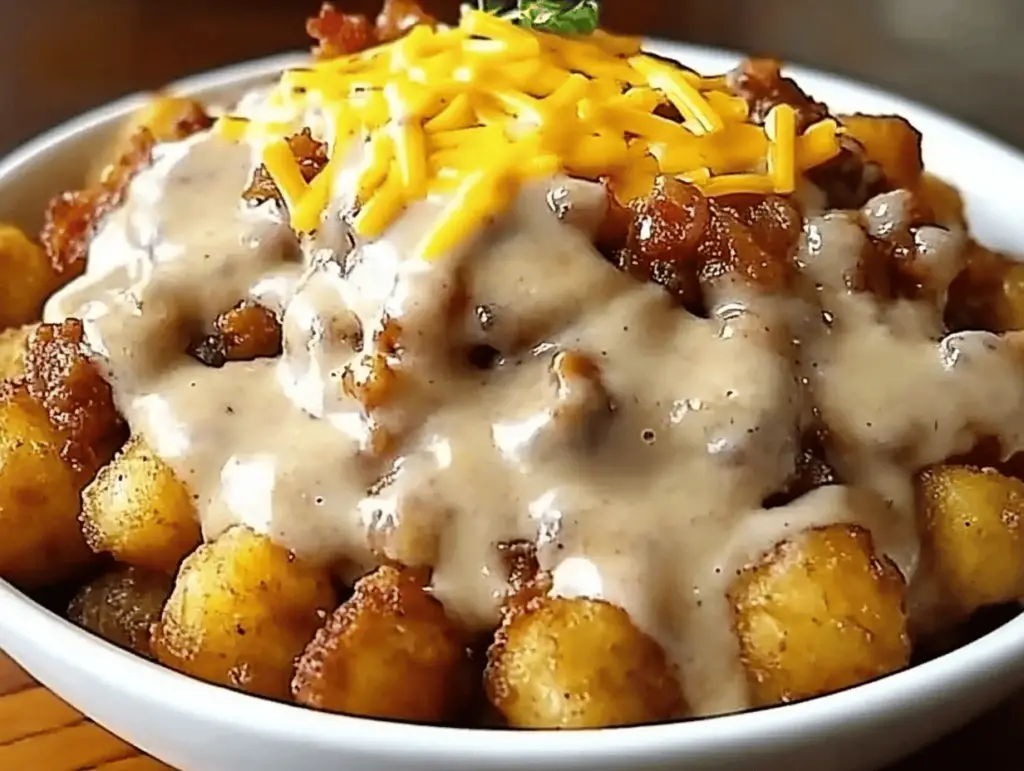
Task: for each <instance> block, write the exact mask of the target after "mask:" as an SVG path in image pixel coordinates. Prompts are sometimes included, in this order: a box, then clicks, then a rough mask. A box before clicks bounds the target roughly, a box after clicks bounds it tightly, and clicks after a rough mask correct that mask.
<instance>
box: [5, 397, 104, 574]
mask: <svg viewBox="0 0 1024 771" xmlns="http://www.w3.org/2000/svg"><path fill="white" fill-rule="evenodd" d="M63 443H64V437H63V436H62V434H61V433H60V432H59V431H57V429H55V428H54V427H53V425H52V424H51V423H50V421H49V419H48V418H47V415H46V412H45V411H44V410H43V408H42V407H41V406H40V405H39V404H38V403H37V402H36V401H35V400H34V399H33V398H32V397H30V396H29V395H28V393H27V392H26V390H25V388H24V387H23V386H20V385H18V386H15V385H12V384H10V383H8V384H5V385H4V386H3V387H0V577H2V578H5V579H7V580H8V581H11V582H13V583H15V584H18V585H21V586H26V587H33V586H41V585H46V584H52V583H57V582H58V581H61V580H64V579H66V578H69V577H71V576H72V575H74V574H75V573H76V572H77V571H78V570H79V569H80V568H82V567H83V566H84V565H86V564H87V563H88V562H90V561H91V559H92V554H91V552H90V551H89V547H88V546H86V544H85V539H84V538H82V533H81V530H80V529H79V527H78V510H79V498H78V495H79V490H80V486H79V480H78V477H77V476H76V474H75V473H74V471H73V470H72V469H71V468H70V467H69V466H68V464H67V463H65V462H64V460H63V459H62V458H61V455H60V450H61V446H62V444H63Z"/></svg>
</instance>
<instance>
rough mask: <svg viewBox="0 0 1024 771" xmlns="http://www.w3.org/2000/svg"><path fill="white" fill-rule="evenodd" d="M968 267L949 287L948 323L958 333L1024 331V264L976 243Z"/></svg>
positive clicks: (971, 246) (971, 247) (970, 245)
mask: <svg viewBox="0 0 1024 771" xmlns="http://www.w3.org/2000/svg"><path fill="white" fill-rule="evenodd" d="M966 263H967V264H966V267H965V268H964V269H963V270H962V271H961V272H960V275H959V276H957V277H956V279H955V280H954V281H953V283H952V284H951V285H950V287H949V298H948V300H947V303H946V323H947V325H948V326H949V327H950V328H951V329H954V330H958V329H985V330H988V331H989V332H1011V331H1017V330H1022V329H1024V263H1021V262H1019V261H1017V260H1014V259H1011V258H1010V257H1007V256H1005V255H1002V254H999V253H998V252H994V251H992V250H990V249H986V248H985V247H984V246H982V245H981V244H978V243H976V242H972V243H970V244H969V246H968V252H967V259H966Z"/></svg>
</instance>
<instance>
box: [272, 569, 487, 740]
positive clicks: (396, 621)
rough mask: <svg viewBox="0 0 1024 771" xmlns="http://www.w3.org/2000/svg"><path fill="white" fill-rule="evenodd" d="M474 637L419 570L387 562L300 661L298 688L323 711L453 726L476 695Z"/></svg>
mask: <svg viewBox="0 0 1024 771" xmlns="http://www.w3.org/2000/svg"><path fill="white" fill-rule="evenodd" d="M470 681H471V670H470V665H469V657H468V652H467V640H466V637H465V635H464V633H463V632H462V630H461V629H460V628H459V627H458V626H457V625H456V623H455V622H454V621H452V620H451V619H450V618H449V617H448V616H447V615H446V614H445V611H444V608H443V607H442V606H441V603H439V602H438V601H437V600H435V599H434V598H433V597H431V596H430V595H429V594H428V593H427V592H426V591H425V590H424V588H423V583H422V581H421V579H420V578H419V577H418V576H417V575H416V574H415V573H414V572H412V571H409V570H400V569H398V568H394V567H389V566H385V567H381V568H378V569H377V570H376V571H374V572H373V573H371V574H369V575H367V576H365V577H364V578H362V579H361V580H360V581H359V582H357V583H356V585H355V593H354V594H353V595H352V597H351V598H350V599H349V600H348V601H347V602H345V603H344V604H342V606H341V607H340V608H338V610H337V611H335V613H334V614H333V615H332V616H331V618H330V619H329V620H328V622H327V625H326V626H325V627H324V628H323V629H321V630H320V631H319V632H318V633H317V635H316V638H315V639H314V640H313V642H312V643H310V645H309V647H307V648H306V652H305V653H304V654H303V655H302V657H301V658H300V659H299V663H298V666H297V669H296V676H295V680H294V682H293V684H292V692H293V693H294V695H295V699H296V701H298V702H299V703H300V704H305V705H307V706H310V707H315V708H317V709H324V710H329V711H331V712H344V713H348V714H352V715H365V716H368V717H380V718H391V719H394V720H406V721H409V722H417V723H446V722H450V721H451V720H453V719H455V718H456V717H457V716H458V715H459V713H460V712H461V711H462V710H463V709H464V708H465V707H466V705H467V702H468V699H469V695H470V694H471V682H470Z"/></svg>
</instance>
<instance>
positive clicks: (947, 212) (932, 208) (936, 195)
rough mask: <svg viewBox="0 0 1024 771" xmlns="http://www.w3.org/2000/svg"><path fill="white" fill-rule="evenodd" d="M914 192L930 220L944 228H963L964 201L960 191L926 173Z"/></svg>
mask: <svg viewBox="0 0 1024 771" xmlns="http://www.w3.org/2000/svg"><path fill="white" fill-rule="evenodd" d="M915 192H916V194H917V197H918V200H919V202H920V203H921V205H922V206H923V207H924V208H925V209H926V210H927V211H928V213H929V214H930V219H932V220H933V221H935V222H937V223H938V224H940V225H943V226H946V227H951V226H960V227H963V226H965V224H966V222H967V220H966V219H965V216H964V199H963V197H962V196H961V195H960V191H959V190H957V189H956V188H955V187H953V186H952V185H951V184H949V183H948V182H946V181H945V180H944V179H940V178H939V177H937V176H935V175H934V174H930V173H928V172H927V171H926V172H925V173H924V174H922V175H921V181H920V183H919V184H918V186H917V190H916V191H915Z"/></svg>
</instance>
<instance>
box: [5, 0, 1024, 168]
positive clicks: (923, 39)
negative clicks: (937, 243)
mask: <svg viewBox="0 0 1024 771" xmlns="http://www.w3.org/2000/svg"><path fill="white" fill-rule="evenodd" d="M318 4H319V0H173V1H171V0H0V30H3V31H4V32H6V33H7V34H5V35H4V40H3V43H2V44H0V106H2V109H3V116H2V118H0V154H2V153H5V152H7V151H8V150H10V149H12V148H13V147H14V146H15V145H17V144H18V143H20V142H21V141H23V140H25V139H27V138H29V137H31V136H32V135H33V134H35V133H38V132H39V131H41V130H43V129H45V128H47V127H49V126H51V125H53V124H55V123H58V122H60V121H62V120H64V119H66V118H69V117H71V116H73V115H75V114H76V113H78V112H81V111H82V110H84V109H87V108H89V107H92V106H95V105H98V104H101V103H103V102H106V101H108V100H110V99H112V98H115V97H117V96H120V95H123V94H126V93H129V92H131V91H135V90H139V89H152V88H157V87H159V86H160V85H161V84H163V83H166V82H167V81H169V80H173V79H175V78H179V77H181V76H183V75H187V74H189V73H193V72H196V71H200V70H204V69H209V68H211V67H215V66H218V65H222V64H227V63H230V62H235V61H241V60H244V59H249V58H253V57H258V56H263V55H266V54H271V53H277V52H281V51H287V50H292V49H298V48H304V47H306V46H307V41H306V38H305V34H304V30H303V23H302V22H303V19H304V17H305V16H307V15H309V14H310V13H313V12H315V10H316V8H317V7H318ZM424 5H425V6H426V7H427V8H428V10H430V11H431V12H433V13H434V14H435V15H437V16H439V17H441V18H443V19H447V20H451V19H454V18H455V15H456V13H457V9H458V5H459V2H458V0H424ZM336 6H337V7H338V8H339V9H344V10H351V11H360V12H371V13H372V12H375V11H376V10H377V8H378V7H379V0H336ZM604 9H605V10H604V20H605V23H606V25H607V26H609V27H611V28H614V29H617V30H619V31H622V32H629V33H643V34H649V35H657V36H662V37H670V38H675V39H678V40H685V41H688V42H694V43H701V44H706V45H714V46H722V47H726V48H733V49H739V50H743V51H748V52H753V53H762V54H772V55H776V56H778V57H780V58H783V59H786V60H788V61H792V62H798V63H801V64H808V65H813V66H816V67H820V68H823V69H826V70H831V71H834V72H840V73H843V74H846V75H850V76H853V77H855V78H858V79H860V80H864V81H868V82H871V83H874V84H877V85H880V86H883V87H885V88H887V89H890V90H892V91H895V92H898V93H901V94H904V95H906V96H910V97H912V98H915V99H918V100H920V101H923V102H926V103H928V104H930V105H932V106H934V107H938V108H939V109H942V110H944V111H946V112H948V113H950V114H953V115H955V116H957V117H959V118H961V119H964V120H967V121H969V122H971V123H973V124H975V125H977V126H979V127H981V128H983V129H985V130H987V131H989V132H991V133H993V134H995V135H997V136H999V137H1001V138H1003V139H1005V140H1008V141H1010V142H1013V143H1014V144H1016V145H1018V146H1021V147H1024V101H1021V100H1018V99H1017V98H1016V97H1017V94H1018V93H1021V92H1024V47H1021V46H1018V45H1017V42H1018V30H1020V29H1021V28H1024V2H1021V0H847V1H846V2H838V0H605V2H604Z"/></svg>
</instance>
